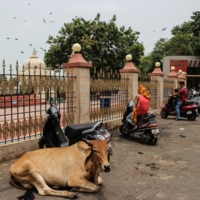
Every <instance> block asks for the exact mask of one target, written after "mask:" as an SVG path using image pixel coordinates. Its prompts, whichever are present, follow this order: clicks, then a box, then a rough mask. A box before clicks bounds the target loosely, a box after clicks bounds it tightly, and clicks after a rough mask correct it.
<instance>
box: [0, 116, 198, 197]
mask: <svg viewBox="0 0 200 200" xmlns="http://www.w3.org/2000/svg"><path fill="white" fill-rule="evenodd" d="M156 119H157V121H158V123H159V129H160V131H161V133H160V137H159V139H158V143H157V144H156V145H155V146H150V145H147V144H144V143H143V142H142V141H141V139H140V138H138V137H127V138H126V137H124V136H122V135H121V134H120V132H119V130H112V131H111V132H112V133H114V137H113V140H112V142H111V144H112V147H113V152H114V155H113V156H111V161H110V163H111V167H112V169H111V172H109V173H104V172H102V173H101V177H102V178H103V180H104V182H103V185H102V186H100V188H99V191H98V192H97V193H95V194H93V193H87V194H86V193H79V195H78V198H77V199H81V200H159V199H160V200H199V196H200V191H199V185H200V178H199V174H200V168H199V163H200V156H199V155H200V132H199V129H200V125H199V124H200V117H197V119H196V120H195V121H188V120H187V119H182V120H180V121H175V120H173V117H169V118H167V119H162V118H160V116H158V117H157V118H156ZM12 162H13V160H12V161H5V162H1V163H0V185H1V187H0V199H2V200H15V199H17V197H18V196H21V195H23V194H24V193H25V191H24V190H20V189H16V188H14V187H13V186H11V185H10V184H9V180H8V170H9V167H10V165H11V163H12ZM58 164H59V163H58ZM34 195H35V199H36V200H59V199H60V200H61V199H64V198H61V197H50V196H39V195H38V194H37V192H36V191H34Z"/></svg>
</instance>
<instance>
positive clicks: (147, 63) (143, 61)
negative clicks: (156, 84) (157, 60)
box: [138, 54, 154, 74]
mask: <svg viewBox="0 0 200 200" xmlns="http://www.w3.org/2000/svg"><path fill="white" fill-rule="evenodd" d="M153 65H154V63H153V60H152V56H151V54H149V55H146V56H142V57H141V58H140V65H139V66H138V68H139V69H140V74H148V73H149V72H150V71H152V66H153Z"/></svg>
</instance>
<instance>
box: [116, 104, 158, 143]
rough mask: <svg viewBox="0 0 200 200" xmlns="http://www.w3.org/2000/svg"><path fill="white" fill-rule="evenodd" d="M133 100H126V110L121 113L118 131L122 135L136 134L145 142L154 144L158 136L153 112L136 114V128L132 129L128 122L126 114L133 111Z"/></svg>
mask: <svg viewBox="0 0 200 200" xmlns="http://www.w3.org/2000/svg"><path fill="white" fill-rule="evenodd" d="M133 106H134V102H133V101H130V102H128V104H127V106H126V110H125V112H124V115H123V119H122V125H121V127H120V129H119V130H120V132H121V134H122V135H125V136H129V135H132V136H133V135H135V134H137V135H138V136H139V137H140V138H142V139H143V141H144V142H146V143H147V144H151V145H155V144H156V143H157V140H158V136H159V133H160V131H159V129H158V123H157V122H156V120H155V117H156V116H155V114H153V113H147V114H144V115H140V116H138V120H137V121H138V122H137V126H138V128H137V129H135V130H132V129H133V125H132V124H131V123H130V122H128V120H127V116H128V115H129V114H130V113H132V111H133Z"/></svg>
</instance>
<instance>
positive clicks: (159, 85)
mask: <svg viewBox="0 0 200 200" xmlns="http://www.w3.org/2000/svg"><path fill="white" fill-rule="evenodd" d="M155 65H156V67H155V69H154V70H153V72H152V73H151V74H150V76H151V79H155V80H157V108H158V109H161V108H162V107H163V89H164V88H163V81H164V78H163V76H164V73H163V72H162V71H161V69H160V63H159V62H157V63H156V64H155Z"/></svg>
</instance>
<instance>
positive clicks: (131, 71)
mask: <svg viewBox="0 0 200 200" xmlns="http://www.w3.org/2000/svg"><path fill="white" fill-rule="evenodd" d="M126 60H127V62H126V64H125V65H124V68H123V69H121V70H120V73H121V75H122V76H123V75H124V73H126V75H127V78H129V87H128V100H129V101H130V100H133V99H134V97H135V96H136V95H137V94H138V73H139V72H140V70H139V69H137V68H136V67H135V66H134V64H133V63H132V62H131V60H132V56H131V55H127V56H126Z"/></svg>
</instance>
